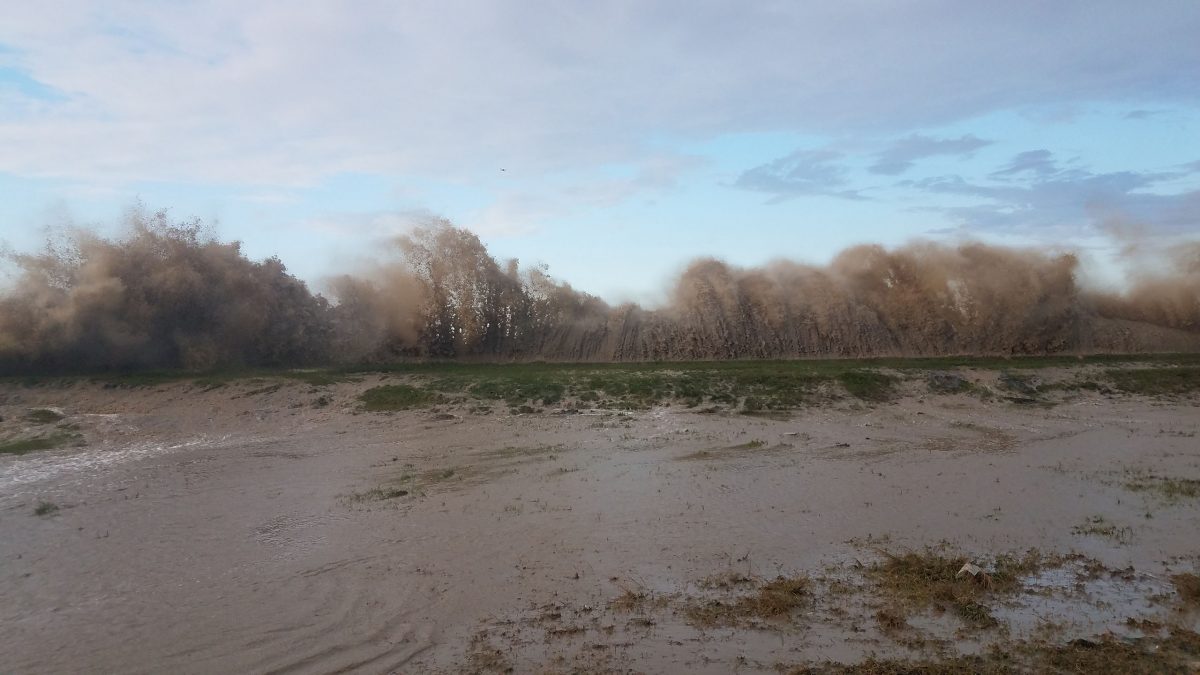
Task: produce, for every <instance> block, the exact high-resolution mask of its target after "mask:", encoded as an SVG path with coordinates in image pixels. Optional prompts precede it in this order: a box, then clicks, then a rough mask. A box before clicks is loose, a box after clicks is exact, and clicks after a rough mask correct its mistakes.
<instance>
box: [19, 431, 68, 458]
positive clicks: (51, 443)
mask: <svg viewBox="0 0 1200 675" xmlns="http://www.w3.org/2000/svg"><path fill="white" fill-rule="evenodd" d="M82 442H83V437H82V436H80V435H79V434H72V433H66V432H61V431H60V432H56V433H53V434H50V435H49V436H39V437H37V438H23V439H20V440H15V441H5V442H3V443H0V455H24V454H28V453H30V452H37V451H38V450H53V449H55V448H61V447H63V446H65V445H71V444H75V445H80V444H82Z"/></svg>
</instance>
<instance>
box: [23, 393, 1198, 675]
mask: <svg viewBox="0 0 1200 675" xmlns="http://www.w3.org/2000/svg"><path fill="white" fill-rule="evenodd" d="M378 380H379V378H368V379H367V380H366V381H363V382H358V383H345V384H339V385H333V386H330V387H326V388H324V389H323V390H322V393H324V394H326V395H328V396H330V398H331V399H332V401H333V402H332V404H331V405H329V406H327V407H314V405H313V399H315V398H316V394H315V393H313V392H312V391H310V390H308V388H307V386H306V385H300V384H296V385H289V386H284V387H282V388H278V389H274V390H271V391H266V392H265V393H255V391H256V390H255V387H254V385H252V384H245V385H238V384H235V385H230V386H228V387H223V388H220V389H216V390H211V391H201V390H200V389H198V388H195V387H191V386H189V385H187V384H172V385H163V386H161V387H157V388H149V389H140V390H114V389H103V388H101V387H100V386H98V385H90V384H79V385H75V386H73V387H69V388H60V389H56V388H20V387H16V386H11V387H7V388H5V389H3V390H2V391H0V416H2V417H3V420H4V421H3V422H0V431H3V432H5V433H17V432H18V431H19V427H21V426H22V425H23V424H25V423H24V422H23V421H22V419H23V416H24V415H25V414H26V413H27V411H28V410H29V409H31V408H35V407H41V406H55V407H57V408H58V409H60V410H61V411H62V412H63V413H64V414H65V415H66V418H65V420H64V422H63V423H67V424H71V425H75V426H76V427H78V429H77V433H79V434H81V436H82V437H83V438H84V439H85V440H86V443H87V444H86V445H85V446H82V447H68V448H64V449H60V450H51V451H42V452H37V453H30V454H27V455H23V456H0V653H2V654H3V655H4V666H3V670H4V671H5V672H14V673H61V672H85V671H87V672H126V673H135V672H145V673H150V672H176V673H192V672H195V673H210V672H255V673H283V672H286V673H329V672H349V671H354V672H368V673H376V672H377V673H387V672H400V673H416V672H492V671H496V672H500V671H504V670H506V669H512V670H513V671H515V672H570V671H572V670H584V671H587V672H594V671H600V672H609V671H612V672H695V673H706V672H711V673H725V672H731V671H732V670H734V669H737V670H738V671H739V672H774V669H775V668H776V666H777V665H779V664H800V663H809V662H817V661H823V660H825V659H832V660H837V661H856V660H861V659H863V658H865V657H866V656H868V655H870V654H876V655H897V656H913V655H919V654H921V653H922V652H921V648H920V647H919V646H914V644H913V643H912V641H908V642H903V641H898V640H896V639H894V637H893V636H889V635H888V634H886V633H885V632H884V631H882V630H881V629H880V628H879V627H878V626H877V625H876V624H875V621H874V619H873V618H872V617H873V616H874V615H875V612H876V611H877V610H878V609H879V607H880V606H882V605H883V604H884V603H885V601H884V600H882V599H880V598H878V597H876V594H875V591H874V589H873V587H872V586H871V584H870V583H869V582H867V581H866V580H865V577H864V576H863V574H862V572H861V570H862V569H863V566H865V565H870V564H871V563H872V562H874V561H877V560H879V559H880V556H881V555H882V554H883V553H885V552H903V551H908V550H922V549H924V547H926V546H943V547H945V549H946V550H948V551H951V552H955V553H962V554H964V555H967V556H969V557H974V556H978V557H979V558H980V559H986V558H988V557H990V556H994V555H997V554H1000V553H1005V552H1018V553H1019V552H1023V551H1026V550H1028V549H1031V548H1033V549H1038V550H1040V551H1042V552H1044V553H1047V554H1052V553H1072V552H1073V553H1078V554H1080V555H1081V558H1080V560H1084V559H1086V560H1087V561H1089V562H1088V563H1086V564H1085V563H1082V562H1077V563H1072V564H1071V565H1069V566H1066V567H1062V568H1055V569H1052V570H1046V571H1043V572H1042V573H1039V574H1038V575H1036V576H1034V577H1032V578H1030V579H1028V580H1027V583H1026V588H1025V590H1024V592H1022V593H1019V594H1017V595H1015V596H1012V597H1007V598H1003V599H997V601H996V603H995V612H994V613H995V615H996V617H997V618H998V619H1000V620H1001V622H1002V623H1003V624H1004V626H1006V627H1007V631H994V630H993V631H990V632H989V631H974V630H971V629H968V628H965V627H964V626H963V625H961V624H959V623H957V622H956V620H954V619H953V617H949V616H946V615H936V614H929V615H927V616H914V617H913V618H912V620H911V622H910V623H911V624H912V625H913V626H916V627H918V628H919V629H920V630H922V631H925V632H926V633H927V634H928V637H929V640H930V644H933V645H937V646H938V648H939V649H944V648H946V647H947V645H949V648H950V649H951V651H955V650H957V651H963V652H970V651H977V650H978V649H980V648H982V647H983V646H986V645H987V644H989V643H990V642H992V641H994V640H1001V639H1008V638H1013V637H1017V638H1019V637H1023V636H1029V635H1038V634H1042V633H1044V632H1045V631H1046V630H1047V626H1055V627H1056V628H1055V630H1056V631H1057V632H1056V633H1055V635H1056V636H1057V637H1058V638H1060V639H1063V640H1067V639H1071V638H1073V637H1077V636H1093V635H1096V634H1100V633H1103V632H1107V631H1116V632H1122V631H1124V632H1126V633H1128V632H1129V629H1127V628H1124V627H1125V626H1126V624H1127V620H1129V619H1131V618H1132V619H1135V620H1141V619H1150V620H1153V621H1158V622H1170V623H1174V624H1180V625H1184V626H1189V627H1191V628H1193V629H1194V628H1196V627H1197V625H1198V622H1200V619H1198V618H1197V617H1196V616H1195V615H1194V614H1188V613H1186V612H1183V611H1182V610H1180V609H1179V608H1178V607H1177V606H1176V605H1175V604H1174V603H1173V601H1172V600H1171V597H1170V596H1171V593H1172V591H1171V586H1170V583H1169V578H1170V576H1171V575H1172V574H1174V573H1178V572H1188V571H1191V572H1194V571H1196V569H1197V567H1200V538H1198V537H1197V535H1196V533H1195V524H1196V522H1200V499H1195V498H1174V497H1169V496H1167V495H1165V494H1162V493H1159V492H1156V491H1154V490H1140V491H1138V490H1132V489H1130V487H1129V483H1130V482H1132V479H1131V477H1137V476H1141V477H1146V476H1150V477H1153V479H1154V480H1157V478H1161V477H1183V478H1190V479H1196V478H1200V440H1198V437H1197V433H1198V432H1200V408H1198V407H1197V401H1196V400H1194V399H1188V400H1176V401H1157V400H1150V399H1141V398H1134V397H1113V398H1110V397H1104V396H1100V395H1098V394H1094V393H1085V394H1083V395H1080V396H1075V397H1071V398H1069V399H1066V400H1063V401H1061V402H1059V403H1058V404H1057V405H1054V406H1021V405H1014V404H1010V403H1002V402H983V401H980V400H977V399H974V398H968V397H965V396H930V395H927V394H915V393H914V394H912V395H909V396H905V397H903V398H901V399H899V400H897V401H895V402H892V403H884V404H878V405H871V406H868V405H866V404H862V403H858V402H852V401H838V402H833V403H830V404H829V405H826V406H817V407H810V408H806V409H802V410H797V411H795V412H794V413H792V414H790V415H787V416H783V417H773V418H767V417H751V416H746V415H737V414H733V413H731V412H717V413H714V414H702V413H700V412H697V411H694V410H688V409H685V408H682V407H660V408H655V409H652V410H649V411H638V412H613V411H602V410H585V411H583V412H582V413H578V414H556V413H557V412H558V411H555V410H553V409H547V410H544V411H541V412H539V413H534V414H524V415H515V414H510V413H509V412H507V411H506V409H505V408H504V407H502V406H497V407H496V408H495V410H494V411H493V412H491V413H490V414H478V412H472V411H470V410H468V409H467V408H465V407H464V408H462V409H459V408H454V407H449V408H448V407H444V406H443V407H442V408H440V409H438V410H436V411H430V410H414V411H407V412H399V413H387V414H371V413H362V412H360V411H359V410H358V406H357V404H356V402H355V396H356V395H357V394H358V393H359V392H361V391H362V390H364V389H366V388H367V387H369V386H373V384H376V383H377V382H378ZM372 490H376V492H374V493H372V492H371V491H372ZM388 491H390V492H388ZM42 502H50V503H53V504H55V505H57V506H58V507H59V509H58V510H57V511H56V512H53V513H50V514H47V515H41V516H38V515H34V509H35V507H36V506H37V505H38V504H39V503H42ZM1110 525H1111V526H1112V527H1111V529H1109V528H1108V526H1110ZM1084 567H1086V568H1087V570H1084V569H1083V568H1084ZM730 574H732V575H734V576H737V577H741V578H744V579H773V578H775V577H777V576H781V575H782V576H796V575H806V576H808V577H810V578H811V579H813V580H814V584H815V586H814V588H815V590H814V592H813V598H812V601H811V603H810V604H809V605H807V606H806V607H805V608H804V609H803V610H802V611H800V612H799V613H797V614H795V615H793V616H791V617H788V618H787V619H786V620H782V621H760V622H750V623H747V624H739V625H718V626H704V625H697V624H696V623H695V621H692V620H690V619H689V613H688V608H689V607H694V606H695V604H696V603H697V602H700V603H703V602H704V601H706V600H711V598H712V597H715V596H714V594H717V595H719V594H720V593H723V592H724V591H721V590H717V591H714V590H712V587H711V585H710V584H707V583H706V580H711V579H712V578H714V577H716V576H720V575H730ZM839 589H840V590H839ZM622 597H635V598H638V601H636V602H632V603H627V604H621V602H617V603H616V604H614V601H618V600H619V599H620V598H622Z"/></svg>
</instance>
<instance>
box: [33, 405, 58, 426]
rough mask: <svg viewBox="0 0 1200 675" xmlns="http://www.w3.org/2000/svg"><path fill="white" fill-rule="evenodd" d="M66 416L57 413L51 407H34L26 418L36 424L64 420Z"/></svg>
mask: <svg viewBox="0 0 1200 675" xmlns="http://www.w3.org/2000/svg"><path fill="white" fill-rule="evenodd" d="M64 417H66V415H62V414H60V413H57V412H55V411H53V410H51V409H49V408H34V409H33V410H30V411H29V414H28V415H26V416H25V419H27V420H29V421H30V422H33V423H34V424H54V423H55V422H58V421H60V420H62V419H63V418H64Z"/></svg>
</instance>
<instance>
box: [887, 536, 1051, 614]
mask: <svg viewBox="0 0 1200 675" xmlns="http://www.w3.org/2000/svg"><path fill="white" fill-rule="evenodd" d="M967 562H968V559H967V558H966V557H965V556H949V555H945V554H943V553H941V552H939V551H937V550H935V549H928V548H927V549H925V550H924V551H921V552H915V551H910V552H908V553H903V554H899V555H896V554H892V553H884V560H882V561H881V562H879V563H876V564H875V565H873V566H872V567H871V568H869V569H868V570H867V576H868V577H869V578H870V579H871V580H872V581H874V582H875V585H876V587H877V588H878V590H879V591H880V592H881V593H882V594H883V595H884V596H885V597H886V598H887V599H888V600H889V601H891V604H892V605H893V606H894V609H892V610H889V611H890V612H891V613H893V614H896V615H897V616H898V617H900V618H903V615H902V614H901V613H902V612H904V611H913V610H916V611H921V610H929V609H932V610H934V611H937V612H945V611H952V612H954V614H955V615H957V616H958V617H959V618H961V619H962V620H963V621H965V622H967V623H968V624H971V625H973V626H976V627H978V628H991V627H994V626H996V625H998V622H997V621H996V619H995V618H994V617H993V616H992V614H991V610H990V609H989V608H988V607H987V606H986V605H985V604H983V602H982V600H985V599H987V598H988V597H990V596H994V595H998V594H1006V593H1012V592H1014V591H1017V590H1019V589H1020V587H1021V578H1022V577H1024V576H1028V575H1030V574H1033V573H1035V572H1037V571H1038V570H1039V569H1041V568H1042V567H1043V566H1044V565H1045V564H1046V562H1047V561H1046V560H1045V559H1044V558H1043V557H1042V556H1041V554H1040V553H1038V552H1036V551H1030V552H1029V553H1027V554H1025V555H1024V556H1021V557H1016V556H1011V555H1005V556H1000V557H997V558H996V559H995V560H994V561H993V562H992V564H991V565H990V568H991V569H990V570H988V571H985V572H984V573H982V574H980V575H979V576H978V577H973V576H971V575H967V574H964V575H962V576H959V574H958V572H959V570H961V569H962V567H963V565H964V564H965V563H967ZM986 567H987V566H985V569H986ZM892 623H894V622H892Z"/></svg>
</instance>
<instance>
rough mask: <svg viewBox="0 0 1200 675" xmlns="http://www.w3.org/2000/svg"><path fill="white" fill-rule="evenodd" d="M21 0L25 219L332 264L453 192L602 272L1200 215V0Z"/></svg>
mask: <svg viewBox="0 0 1200 675" xmlns="http://www.w3.org/2000/svg"><path fill="white" fill-rule="evenodd" d="M247 4H249V3H240V2H223V1H213V2H208V1H200V2H176V3H161V2H119V1H118V2H106V3H78V2H55V3H39V4H36V5H28V4H26V5H21V4H20V3H7V5H6V6H5V7H4V8H0V148H3V151H0V241H3V242H4V243H6V244H7V245H8V246H11V247H13V248H16V249H18V250H28V249H32V248H35V247H37V246H38V245H39V242H40V241H41V240H42V239H43V237H44V234H45V228H46V227H47V226H52V225H55V224H57V223H62V222H66V221H71V222H76V223H87V224H90V223H98V224H100V226H101V227H102V228H112V227H114V225H115V223H117V222H119V220H120V217H121V214H122V212H123V211H124V210H125V209H127V208H128V207H129V206H130V205H131V204H133V203H134V202H135V201H138V200H140V201H141V202H142V203H144V204H145V205H146V206H147V207H149V208H152V209H156V208H161V207H167V208H170V209H171V212H172V213H173V214H174V215H175V216H177V217H179V218H180V219H188V218H192V217H199V218H202V219H205V220H211V221H215V222H216V223H217V229H218V231H219V233H220V234H221V236H223V237H224V238H227V239H239V240H241V241H243V242H244V245H245V250H246V251H247V253H248V254H249V255H251V256H252V257H256V258H261V257H266V256H270V255H278V256H280V257H281V258H282V259H283V260H284V261H285V262H286V263H287V264H288V266H289V267H290V268H291V269H292V270H293V271H294V272H296V273H297V274H299V275H301V276H302V277H304V278H305V279H307V280H309V281H310V282H311V283H312V284H313V285H314V286H315V287H317V288H320V286H321V279H322V278H323V277H324V276H326V275H328V274H330V273H333V272H337V271H340V270H344V269H346V268H347V267H351V266H353V265H356V264H358V263H359V262H361V261H362V260H364V259H366V258H369V257H372V256H381V255H387V254H388V248H387V245H386V242H387V240H388V239H389V238H390V237H393V236H395V235H396V234H398V233H401V232H403V231H404V230H405V229H406V228H408V227H411V226H412V225H413V224H414V223H419V222H421V221H422V220H423V219H427V218H429V217H432V216H441V217H446V218H449V219H451V220H452V221H454V222H455V223H457V224H460V225H463V226H465V227H468V228H470V229H472V230H474V231H475V232H477V233H478V234H479V235H480V236H481V237H482V238H483V239H484V240H485V241H486V242H487V244H488V245H489V247H490V248H491V250H492V251H493V253H495V254H496V255H497V256H501V257H519V258H520V259H521V260H522V261H523V262H528V263H535V262H540V263H546V264H548V265H549V266H550V271H551V273H552V274H553V275H555V276H556V277H559V278H561V279H565V280H567V281H569V282H571V283H572V284H573V285H575V286H576V287H578V288H581V289H583V290H586V291H589V292H592V293H596V294H599V295H601V296H603V297H605V298H606V299H609V300H614V301H620V300H626V299H632V300H638V301H649V302H653V301H654V300H656V299H657V298H658V295H657V294H658V293H661V292H663V289H664V288H665V286H666V282H668V281H669V279H670V278H671V276H672V275H673V274H675V273H677V272H678V270H679V269H680V268H681V267H682V265H684V264H685V263H686V261H688V260H690V259H692V258H694V257H696V256H700V255H715V256H718V257H721V258H725V259H727V260H730V261H731V262H734V263H737V264H743V265H752V264H758V263H762V262H765V261H768V260H770V259H772V258H776V257H789V258H795V259H800V260H806V261H811V262H815V263H820V262H825V261H827V260H828V259H829V258H830V257H831V256H833V255H834V254H835V253H836V252H837V251H838V250H840V249H842V248H844V247H846V246H849V245H853V244H856V243H863V242H880V243H884V244H887V245H898V244H902V243H904V242H906V241H909V240H911V239H914V238H925V239H933V240H939V241H947V242H954V241H959V240H962V239H982V240H986V241H995V242H999V243H1006V244H1016V245H1031V246H1037V247H1041V248H1046V247H1049V248H1072V249H1082V250H1084V251H1085V252H1087V253H1088V255H1089V256H1093V257H1094V258H1095V259H1096V260H1097V261H1100V266H1101V267H1103V266H1104V263H1103V261H1104V260H1106V259H1109V258H1110V257H1111V254H1112V252H1113V251H1114V250H1116V248H1118V247H1120V246H1121V244H1122V242H1123V241H1124V240H1125V238H1127V237H1130V236H1135V235H1136V236H1138V237H1142V238H1150V239H1154V240H1157V241H1160V242H1163V243H1166V244H1168V245H1169V243H1170V242H1171V241H1174V240H1177V239H1181V238H1194V237H1195V236H1196V235H1198V234H1200V47H1197V46H1196V44H1197V41H1196V39H1195V36H1196V35H1200V4H1197V3H1195V2H1192V1H1191V0H1178V1H1173V2H1172V1H1149V2H1142V3H1137V4H1136V5H1131V4H1130V3H1127V2H1105V1H1096V0H1093V1H1091V2H1069V1H1064V2H1056V3H1042V2H1019V1H1018V2H1009V3H960V2H932V1H917V0H912V1H907V2H888V3H880V2H865V1H854V0H849V1H839V2H829V3H820V2H809V3H795V2H757V3H732V2H705V1H696V2H687V3H671V2H650V1H643V2H605V3H563V2H550V1H546V2H537V1H521V2H516V1H514V2H472V3H455V2H405V3H392V2H378V3H372V2H362V3H354V4H353V5H348V4H341V3H319V2H262V3H253V5H254V6H253V7H252V8H247V7H246V5H247Z"/></svg>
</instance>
